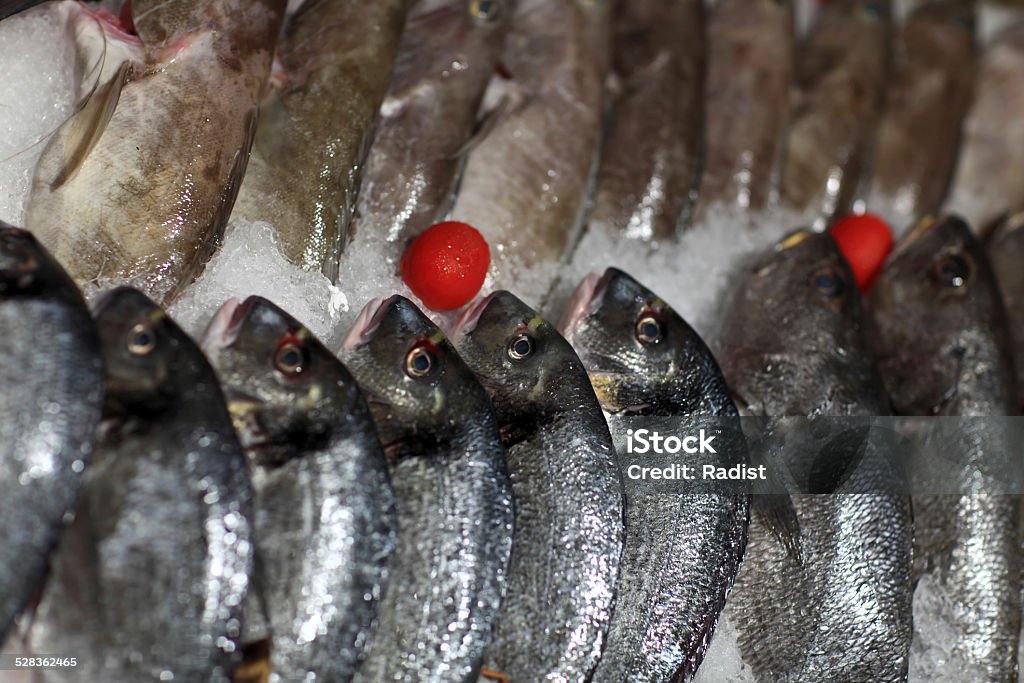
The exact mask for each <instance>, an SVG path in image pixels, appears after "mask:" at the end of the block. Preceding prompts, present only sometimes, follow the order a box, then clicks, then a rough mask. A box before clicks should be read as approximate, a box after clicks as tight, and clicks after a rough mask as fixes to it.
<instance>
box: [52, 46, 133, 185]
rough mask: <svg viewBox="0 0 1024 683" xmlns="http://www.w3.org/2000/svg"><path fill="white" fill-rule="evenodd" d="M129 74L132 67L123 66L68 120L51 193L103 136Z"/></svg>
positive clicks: (80, 164) (72, 175)
mask: <svg viewBox="0 0 1024 683" xmlns="http://www.w3.org/2000/svg"><path fill="white" fill-rule="evenodd" d="M130 73H131V64H130V63H128V62H124V63H122V64H121V66H120V67H119V68H118V70H117V73H115V74H114V76H113V77H112V78H111V79H110V80H109V81H107V82H106V83H104V84H103V85H102V86H100V87H99V88H98V89H97V90H96V91H95V92H94V93H92V95H90V96H89V98H88V99H87V100H86V101H85V102H84V103H83V104H82V107H81V109H79V111H78V113H77V114H75V116H74V117H73V118H72V119H71V129H70V130H69V132H68V140H67V141H66V142H65V153H64V157H65V159H64V166H63V167H62V168H61V170H60V172H59V173H57V177H56V178H54V179H53V182H52V183H50V189H51V190H56V189H57V188H59V187H61V186H62V185H64V183H66V182H68V181H69V180H71V179H72V178H73V177H74V176H75V174H76V173H78V171H79V169H80V168H81V167H82V164H83V163H85V160H86V159H87V158H88V157H89V153H90V152H92V150H93V148H94V147H96V143H97V142H99V140H100V138H101V137H103V133H104V131H106V129H107V125H108V124H109V123H110V119H111V117H112V116H113V115H114V110H115V109H117V103H118V101H119V100H120V99H121V91H122V89H123V88H124V84H125V82H126V81H127V80H128V76H129V74H130Z"/></svg>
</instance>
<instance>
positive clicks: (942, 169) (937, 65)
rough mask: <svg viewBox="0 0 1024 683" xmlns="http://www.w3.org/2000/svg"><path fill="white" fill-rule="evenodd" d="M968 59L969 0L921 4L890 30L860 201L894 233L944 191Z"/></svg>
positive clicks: (967, 86)
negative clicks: (888, 65)
mask: <svg viewBox="0 0 1024 683" xmlns="http://www.w3.org/2000/svg"><path fill="white" fill-rule="evenodd" d="M974 65H975V49H974V3H973V2H972V1H971V0H937V1H935V2H928V3H923V4H921V5H920V6H919V7H918V8H917V9H915V10H914V11H913V12H912V13H911V15H910V16H909V17H908V18H907V19H906V20H905V21H904V23H903V24H902V26H901V27H900V29H899V31H897V33H896V44H895V47H894V69H893V71H894V73H893V76H892V78H891V79H890V81H889V87H888V90H887V92H886V100H885V110H884V111H883V113H882V118H881V121H880V122H879V125H878V134H877V138H876V143H875V155H874V160H873V161H872V164H871V167H872V173H871V178H870V181H869V189H868V193H867V199H866V202H867V204H866V207H867V210H868V211H872V212H874V213H878V214H880V215H881V216H883V217H884V218H885V219H886V220H888V221H889V223H890V225H892V226H893V229H894V230H896V231H897V233H898V234H899V233H902V232H904V231H906V230H907V229H908V228H910V227H911V226H912V225H913V224H914V222H915V221H916V220H917V219H918V218H920V217H921V216H924V215H927V214H928V213H931V212H934V211H936V210H937V209H938V208H939V204H940V203H941V202H942V198H943V197H944V196H945V193H946V188H947V186H948V185H949V180H950V177H951V176H952V175H953V169H954V165H955V163H956V154H957V149H958V147H959V144H960V125H961V123H962V121H963V118H964V115H965V114H966V113H967V109H968V107H969V106H970V102H971V91H972V89H973V83H974ZM923 140H927V141H928V144H922V141H923Z"/></svg>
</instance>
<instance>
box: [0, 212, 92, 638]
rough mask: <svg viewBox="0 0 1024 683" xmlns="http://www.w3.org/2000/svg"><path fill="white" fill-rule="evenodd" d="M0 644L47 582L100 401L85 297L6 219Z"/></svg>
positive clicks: (0, 268)
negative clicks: (51, 559)
mask: <svg viewBox="0 0 1024 683" xmlns="http://www.w3.org/2000/svg"><path fill="white" fill-rule="evenodd" d="M0 329H2V330H3V334H4V345H3V350H2V351H0V415H2V416H3V417H2V418H0V533H2V534H3V537H4V539H5V542H4V543H3V544H2V546H0V643H2V642H4V640H5V638H6V636H7V635H8V634H9V633H10V632H11V629H12V627H13V626H14V619H15V617H16V616H17V615H18V613H19V612H21V611H22V610H23V609H24V608H25V607H27V606H28V605H29V603H30V602H31V600H32V599H33V598H34V597H35V595H36V593H37V591H38V590H39V588H40V587H41V586H42V584H43V580H44V579H45V577H46V566H47V557H48V556H49V554H50V552H51V551H52V550H53V548H54V546H55V545H56V544H57V540H58V538H59V537H60V532H61V530H62V529H63V528H64V516H65V515H66V514H68V513H69V512H71V511H72V510H73V509H74V504H75V500H76V498H77V496H78V490H79V487H80V485H81V479H82V470H83V469H84V467H85V465H86V464H87V463H88V462H89V459H90V457H91V455H92V452H93V442H94V439H95V430H96V427H97V425H98V424H99V421H100V408H101V405H102V402H103V368H102V361H101V359H100V351H99V341H98V339H97V337H96V331H95V329H94V327H93V324H92V319H91V318H90V316H89V309H88V308H86V305H85V301H84V300H83V299H82V295H81V294H80V293H79V291H78V290H77V289H76V288H75V285H74V283H73V282H72V281H71V278H69V277H68V275H67V273H65V272H64V270H63V269H62V268H61V267H60V265H59V264H58V263H57V262H56V261H55V260H54V259H53V257H52V256H50V254H48V253H47V252H46V250H45V249H43V247H42V246H40V244H39V243H38V242H37V241H36V240H35V238H33V237H32V235H31V234H30V233H28V232H26V231H24V230H19V229H18V228H13V227H11V226H9V225H6V224H3V223H0Z"/></svg>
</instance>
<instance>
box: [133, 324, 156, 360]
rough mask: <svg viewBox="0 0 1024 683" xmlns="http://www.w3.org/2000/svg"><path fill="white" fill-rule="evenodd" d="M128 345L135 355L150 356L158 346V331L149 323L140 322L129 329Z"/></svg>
mask: <svg viewBox="0 0 1024 683" xmlns="http://www.w3.org/2000/svg"><path fill="white" fill-rule="evenodd" d="M126 345H127V347H128V353H130V354H132V355H133V356H148V355H149V354H150V353H152V352H153V349H155V348H156V333H155V332H154V331H153V328H152V326H151V325H150V324H149V323H138V324H136V325H133V326H132V329H130V330H128V337H127V339H126Z"/></svg>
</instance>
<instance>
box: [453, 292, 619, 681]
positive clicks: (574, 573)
mask: <svg viewBox="0 0 1024 683" xmlns="http://www.w3.org/2000/svg"><path fill="white" fill-rule="evenodd" d="M454 339H455V343H456V345H457V346H458V349H459V353H460V354H461V356H462V358H463V360H464V361H465V362H466V364H467V365H468V366H469V367H470V369H472V371H473V372H474V373H475V374H476V375H477V377H478V378H479V379H480V382H481V384H483V386H484V388H485V389H486V390H487V392H488V393H489V394H490V396H491V400H492V402H493V403H494V411H495V414H496V415H497V418H498V425H499V427H500V429H501V434H502V440H503V441H504V443H505V447H506V449H507V450H508V467H509V473H510V476H511V479H512V493H513V495H514V497H515V513H516V518H515V535H514V536H513V546H512V548H513V549H512V561H511V564H510V565H509V571H508V591H507V594H506V596H505V599H504V601H503V602H502V605H501V611H500V612H499V613H498V622H497V625H496V626H495V632H494V640H493V642H492V643H491V645H490V647H488V649H487V653H486V657H485V662H486V666H487V668H488V669H490V670H492V671H497V672H500V673H503V674H505V675H506V676H508V677H509V679H510V680H511V681H524V682H531V681H541V680H548V681H580V682H582V681H585V680H588V679H589V676H590V674H591V672H592V671H593V670H594V667H595V666H597V661H598V658H599V657H600V655H601V650H602V649H603V647H604V643H605V637H606V635H607V631H608V623H609V621H610V620H611V611H612V603H613V600H614V596H615V587H616V581H617V578H618V574H619V557H620V555H621V553H622V540H623V539H622V533H623V531H622V522H623V518H622V514H623V512H622V492H621V483H620V481H619V471H618V468H617V467H616V464H615V449H614V446H613V444H612V437H611V435H610V434H609V433H608V426H607V424H605V419H604V414H603V413H602V412H601V406H600V404H599V403H598V402H597V398H596V397H595V396H594V390H593V388H592V387H591V385H590V380H589V379H588V377H587V371H586V370H585V369H584V368H583V365H582V364H581V363H580V361H579V359H578V358H577V357H576V353H575V352H574V351H573V350H572V347H571V346H570V345H569V343H568V342H566V341H565V339H563V338H562V337H561V336H560V335H559V334H558V332H557V331H556V330H555V329H554V327H553V326H551V325H550V324H549V323H548V322H547V321H545V320H544V319H543V318H541V317H540V316H539V315H538V314H537V312H536V311H534V310H533V309H532V308H530V307H529V306H527V305H526V304H524V303H523V302H522V301H520V300H519V299H517V298H516V297H515V296H513V295H512V294H510V293H508V292H505V291H499V292H495V293H493V294H491V295H490V296H488V297H486V298H484V299H481V300H479V301H477V302H476V303H474V304H473V305H472V306H471V307H470V308H468V309H467V310H466V313H465V314H464V315H463V317H462V318H461V320H460V321H459V327H458V329H457V330H456V332H455V333H454ZM566 475H571V476H566Z"/></svg>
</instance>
